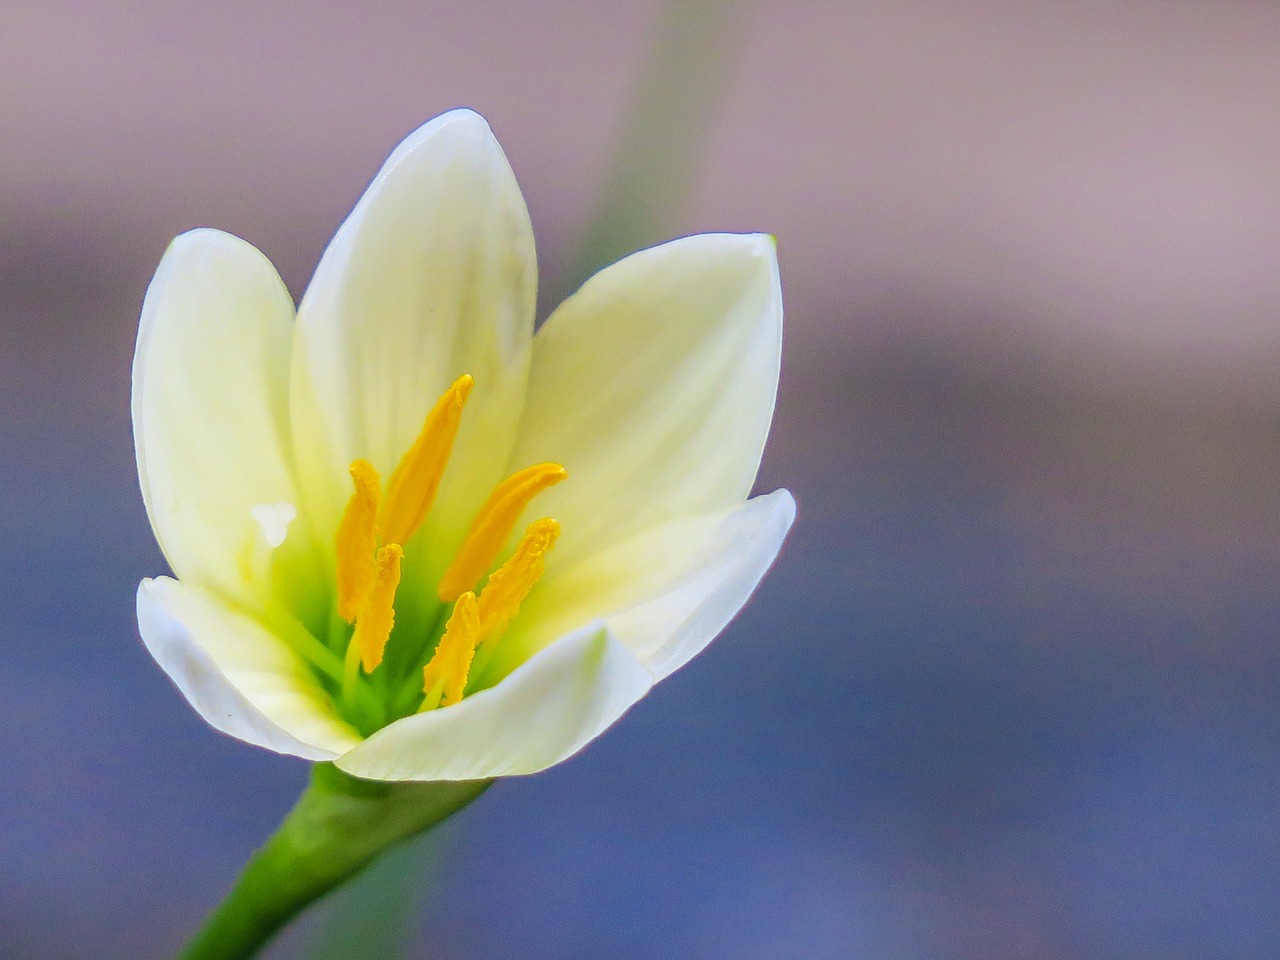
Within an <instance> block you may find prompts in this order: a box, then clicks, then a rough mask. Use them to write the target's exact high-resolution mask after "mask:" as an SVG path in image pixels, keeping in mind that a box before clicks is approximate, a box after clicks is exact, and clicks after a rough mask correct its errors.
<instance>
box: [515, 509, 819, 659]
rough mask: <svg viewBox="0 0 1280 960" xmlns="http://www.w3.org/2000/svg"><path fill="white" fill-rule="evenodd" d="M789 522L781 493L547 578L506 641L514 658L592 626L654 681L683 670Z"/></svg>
mask: <svg viewBox="0 0 1280 960" xmlns="http://www.w3.org/2000/svg"><path fill="white" fill-rule="evenodd" d="M794 519H795V501H794V500H793V499H792V498H791V494H790V493H788V492H787V491H786V490H778V491H775V492H774V493H771V494H768V495H767V496H763V497H756V498H755V499H753V500H749V501H747V502H746V503H744V504H742V505H741V506H739V507H737V508H736V509H733V510H730V511H725V512H720V513H716V514H711V515H706V516H701V517H693V518H683V519H680V520H673V521H669V522H668V523H665V524H662V525H660V526H658V527H655V528H653V529H651V530H647V531H645V532H644V533H642V534H639V535H637V536H635V537H632V538H631V539H629V540H627V541H625V542H623V543H620V544H618V545H617V546H615V547H613V548H611V549H609V550H605V551H603V552H601V553H599V554H596V555H593V556H591V557H589V558H587V559H586V560H584V561H582V562H581V563H579V564H577V565H575V566H574V567H572V568H569V569H566V570H563V571H562V572H561V571H555V572H553V571H548V573H547V576H546V578H545V580H544V582H543V583H540V584H539V585H538V588H537V590H536V592H535V593H534V594H533V595H532V596H530V598H529V600H528V602H527V603H526V604H525V605H524V607H523V609H521V611H520V615H519V617H518V618H517V619H516V621H515V622H514V623H513V624H512V628H511V631H510V632H509V633H508V635H507V636H506V637H505V638H504V639H503V645H504V646H503V648H502V650H503V653H504V654H506V655H514V656H516V657H519V656H522V655H527V653H528V652H529V651H531V650H537V649H539V648H541V647H542V646H543V645H544V644H545V643H548V642H550V641H551V640H552V639H553V638H554V637H556V636H558V635H560V634H562V633H565V632H568V631H572V630H575V629H577V628H578V627H579V626H580V625H581V624H583V623H587V622H591V621H595V620H599V621H601V622H603V623H604V624H605V625H606V626H607V627H608V628H609V630H610V632H611V633H613V634H614V635H615V636H616V637H617V638H618V639H619V640H620V641H622V642H623V643H624V644H626V646H627V648H628V649H630V650H631V652H632V653H634V654H635V655H636V657H637V658H639V660H640V661H641V662H642V663H643V664H644V665H645V666H646V667H648V669H649V670H650V672H652V673H653V674H654V677H655V682H656V681H657V680H661V679H662V678H664V677H666V676H668V675H669V674H671V673H673V672H674V671H676V670H678V669H679V668H680V667H682V666H684V665H685V664H686V663H687V662H688V661H689V660H690V659H691V658H693V657H694V656H696V655H697V654H698V653H700V652H701V651H702V650H703V648H705V647H706V646H707V644H709V643H710V642H711V641H712V640H713V639H715V637H716V636H717V635H718V634H719V633H720V632H721V631H722V630H723V629H724V628H725V626H726V625H727V624H728V623H729V621H730V620H732V619H733V617H734V616H735V615H736V614H737V613H738V611H739V610H740V609H742V606H743V605H744V604H745V603H746V602H747V599H748V598H749V597H750V596H751V594H752V593H753V592H754V590H755V588H756V586H757V584H759V582H760V580H761V578H762V577H763V576H764V575H765V573H766V572H767V571H768V569H769V567H770V566H771V565H772V564H773V561H774V559H775V558H776V557H777V555H778V551H779V549H780V548H781V547H782V541H783V539H784V538H785V537H786V535H787V531H788V530H789V529H790V528H791V524H792V521H793V520H794Z"/></svg>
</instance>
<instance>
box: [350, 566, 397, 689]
mask: <svg viewBox="0 0 1280 960" xmlns="http://www.w3.org/2000/svg"><path fill="white" fill-rule="evenodd" d="M403 557H404V551H403V550H402V549H401V548H400V545H399V544H396V543H389V544H387V545H386V546H385V547H383V548H382V549H380V550H379V551H378V556H377V560H376V562H375V564H374V567H375V570H374V575H373V583H372V584H371V585H370V587H369V589H368V591H367V592H366V593H365V596H364V602H363V603H361V605H360V612H359V615H358V616H357V617H356V629H355V632H354V633H353V634H352V635H351V645H352V646H353V647H355V648H356V650H358V651H359V653H360V664H361V666H363V667H364V672H365V673H372V672H373V670H374V669H375V668H376V667H377V666H378V664H380V663H381V662H382V652H383V650H385V649H386V646H387V640H388V638H389V637H390V636H391V628H392V627H393V626H395V622H396V614H395V610H394V608H393V607H392V604H393V603H394V602H395V598H396V588H397V587H398V586H400V561H401V559H402V558H403Z"/></svg>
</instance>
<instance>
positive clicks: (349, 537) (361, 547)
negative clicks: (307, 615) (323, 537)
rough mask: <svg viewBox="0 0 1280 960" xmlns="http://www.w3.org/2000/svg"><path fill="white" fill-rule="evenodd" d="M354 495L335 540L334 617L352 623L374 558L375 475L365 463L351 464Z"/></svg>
mask: <svg viewBox="0 0 1280 960" xmlns="http://www.w3.org/2000/svg"><path fill="white" fill-rule="evenodd" d="M351 479H352V481H353V482H354V483H355V492H353V493H352V494H351V499H350V500H348V501H347V508H346V509H345V510H344V511H343V513H342V520H341V521H339V523H338V533H337V536H336V538H335V539H336V544H335V545H336V547H337V560H338V571H337V580H338V615H339V616H340V617H342V619H343V620H346V621H347V623H352V622H354V621H355V619H356V615H357V614H358V613H359V612H360V605H361V603H362V601H363V600H364V597H365V594H366V593H368V591H369V587H370V586H371V585H372V583H373V578H374V554H375V552H376V550H377V547H378V544H377V539H376V537H377V532H376V529H375V525H376V523H377V518H378V500H379V497H380V486H379V478H378V471H377V470H375V469H373V465H372V464H370V463H369V461H368V460H357V461H355V463H353V464H351Z"/></svg>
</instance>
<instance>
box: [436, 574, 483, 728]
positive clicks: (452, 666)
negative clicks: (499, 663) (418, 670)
mask: <svg viewBox="0 0 1280 960" xmlns="http://www.w3.org/2000/svg"><path fill="white" fill-rule="evenodd" d="M479 641H480V613H479V607H478V605H477V603H476V595H475V594H474V593H464V594H463V595H462V596H460V597H459V598H458V602H457V603H456V604H454V606H453V613H452V614H451V615H450V616H449V622H448V624H447V625H446V626H445V628H444V636H443V637H441V638H440V644H439V646H437V647H436V652H435V653H434V654H433V655H432V657H431V662H430V663H428V664H427V665H426V666H425V667H423V668H422V692H423V693H424V694H425V695H426V697H427V699H426V700H424V701H423V704H422V707H423V709H425V710H431V709H433V708H434V707H435V706H436V705H437V704H436V703H435V702H433V698H439V704H438V705H439V706H442V707H447V706H449V705H451V704H454V703H457V702H458V701H459V700H461V699H462V691H463V690H464V689H465V688H466V686H467V674H468V673H469V672H470V670H471V658H472V657H474V656H475V652H476V644H477V643H478V642H479Z"/></svg>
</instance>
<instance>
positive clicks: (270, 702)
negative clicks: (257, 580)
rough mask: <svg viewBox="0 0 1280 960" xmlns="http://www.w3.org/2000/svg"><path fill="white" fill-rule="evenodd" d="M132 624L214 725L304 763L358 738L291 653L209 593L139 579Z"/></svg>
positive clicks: (328, 757) (324, 756)
mask: <svg viewBox="0 0 1280 960" xmlns="http://www.w3.org/2000/svg"><path fill="white" fill-rule="evenodd" d="M138 629H139V631H140V632H141V634H142V641H143V643H145V644H146V645H147V649H148V650H149V651H151V655H152V656H153V657H155V659H156V662H157V663H159V664H160V666H161V667H162V668H163V669H164V672H165V673H167V674H168V675H169V678H170V679H171V680H172V681H173V682H174V683H175V684H176V685H177V687H178V689H179V690H181V691H182V695H183V696H184V697H186V698H187V702H188V703H190V704H191V706H193V707H194V708H195V709H196V712H197V713H199V714H200V716H202V717H204V719H205V720H206V721H207V722H208V723H209V725H210V726H212V727H213V728H214V729H216V730H221V731H222V732H223V733H226V734H230V735H231V736H233V737H236V738H237V739H240V740H244V741H246V742H247V743H252V744H256V745H257V746H260V747H266V748H267V749H268V750H274V751H276V752H277V753H285V754H292V755H293V756H297V757H303V758H304V759H307V760H332V759H334V758H335V757H337V756H338V755H340V754H341V753H343V752H344V751H346V750H348V749H350V748H351V747H352V746H353V745H354V744H356V743H358V742H359V740H360V738H359V736H358V735H357V734H356V732H355V731H354V730H352V729H351V728H350V727H349V726H348V725H347V724H346V723H344V722H343V721H342V720H340V719H339V718H338V716H337V714H336V713H335V712H334V710H333V708H332V706H331V705H330V703H329V700H328V698H327V697H326V696H325V694H324V692H323V691H322V690H321V689H320V687H319V685H318V684H317V682H316V680H315V679H314V677H312V675H311V674H310V672H309V670H308V668H307V667H306V665H305V664H303V662H302V661H301V660H300V659H299V658H298V656H297V655H296V654H295V653H294V652H293V651H292V650H290V649H289V647H288V646H287V645H286V644H285V643H284V642H283V641H282V640H281V639H280V638H279V637H277V636H275V635H274V634H273V633H271V632H270V631H268V630H267V629H266V628H265V627H264V626H263V625H262V624H260V623H258V622H257V621H256V620H253V619H252V618H250V617H247V616H245V615H244V614H242V613H240V612H238V611H236V610H233V609H232V608H231V607H229V606H227V605H225V604H224V603H222V602H221V601H219V600H218V599H217V598H216V597H214V596H213V595H212V594H210V593H208V592H206V591H204V590H201V589H199V588H198V587H192V586H188V585H187V584H184V583H179V582H178V581H176V580H170V579H169V578H168V577H160V578H157V579H155V580H143V581H142V583H141V584H140V585H139V587H138Z"/></svg>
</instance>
